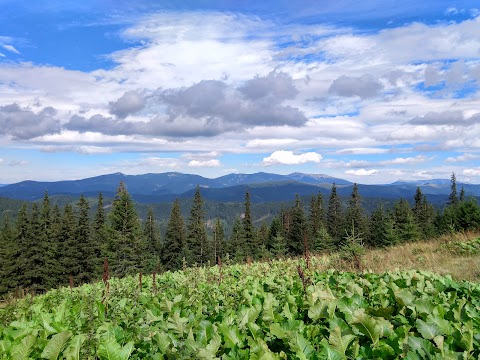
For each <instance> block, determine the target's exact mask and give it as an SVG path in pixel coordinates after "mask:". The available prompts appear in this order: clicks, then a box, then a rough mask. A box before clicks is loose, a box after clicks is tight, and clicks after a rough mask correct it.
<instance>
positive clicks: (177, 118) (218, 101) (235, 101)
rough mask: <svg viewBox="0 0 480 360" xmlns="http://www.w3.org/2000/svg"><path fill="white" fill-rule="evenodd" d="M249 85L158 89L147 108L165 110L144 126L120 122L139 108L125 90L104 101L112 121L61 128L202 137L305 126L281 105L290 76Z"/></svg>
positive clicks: (290, 93) (140, 102)
mask: <svg viewBox="0 0 480 360" xmlns="http://www.w3.org/2000/svg"><path fill="white" fill-rule="evenodd" d="M250 81H251V82H249V81H247V82H246V83H245V84H244V85H243V86H241V87H234V86H232V85H229V84H227V83H226V82H224V81H220V80H202V81H200V82H199V83H196V84H194V85H192V86H189V87H183V88H175V89H166V90H158V91H156V92H155V93H154V94H152V95H151V102H152V104H151V106H153V107H154V108H155V109H158V108H163V109H165V112H164V113H159V112H158V111H156V112H155V114H154V115H152V116H151V117H150V118H149V119H148V120H147V121H145V122H129V121H124V118H125V117H126V116H128V115H129V114H131V113H134V112H136V111H139V110H141V109H142V108H143V107H144V106H145V98H144V97H143V96H142V95H140V94H138V93H136V92H128V93H125V94H124V95H123V96H122V97H121V98H120V99H118V100H117V101H115V102H111V103H110V113H112V114H115V115H116V116H117V117H116V118H109V117H105V116H103V115H99V114H98V115H94V116H92V117H90V118H85V117H82V116H79V115H75V116H73V117H72V118H71V119H70V120H69V121H68V123H67V124H66V125H65V128H66V129H68V130H75V131H79V132H86V131H96V132H101V133H104V134H108V135H116V134H124V135H125V134H139V135H158V136H169V137H192V136H203V137H208V136H215V135H218V134H221V133H224V132H227V131H233V130H239V129H246V128H251V127H255V126H261V125H263V126H282V125H289V126H295V127H299V126H302V125H304V124H305V123H306V122H307V118H306V117H305V115H304V114H303V113H302V112H301V111H300V110H299V109H298V108H296V107H292V106H289V105H284V104H283V102H284V101H285V100H288V99H293V98H294V97H295V96H296V94H297V90H296V88H295V86H294V85H293V79H292V78H291V76H289V75H287V74H284V73H276V72H271V73H269V74H268V75H266V76H264V77H259V76H257V77H255V78H254V79H252V80H250ZM257 86H258V87H257Z"/></svg>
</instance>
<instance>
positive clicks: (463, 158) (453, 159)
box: [445, 154, 480, 162]
mask: <svg viewBox="0 0 480 360" xmlns="http://www.w3.org/2000/svg"><path fill="white" fill-rule="evenodd" d="M479 157H480V156H479V155H475V154H462V155H458V156H455V157H452V156H450V157H448V158H446V159H445V161H446V162H465V161H470V160H475V159H478V158H479Z"/></svg>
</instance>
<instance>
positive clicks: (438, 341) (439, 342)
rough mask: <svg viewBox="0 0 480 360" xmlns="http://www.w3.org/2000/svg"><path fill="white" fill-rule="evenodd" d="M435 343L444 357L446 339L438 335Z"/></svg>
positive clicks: (434, 340) (434, 339)
mask: <svg viewBox="0 0 480 360" xmlns="http://www.w3.org/2000/svg"><path fill="white" fill-rule="evenodd" d="M433 342H434V343H435V345H437V348H438V349H439V350H440V352H441V353H442V356H445V351H444V349H443V344H444V342H445V338H444V337H443V336H442V335H438V336H435V337H434V338H433Z"/></svg>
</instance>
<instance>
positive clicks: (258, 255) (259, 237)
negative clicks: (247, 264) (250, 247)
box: [253, 222, 269, 259]
mask: <svg viewBox="0 0 480 360" xmlns="http://www.w3.org/2000/svg"><path fill="white" fill-rule="evenodd" d="M255 239H256V242H255V251H254V253H253V255H254V257H255V259H265V258H268V257H269V252H268V249H267V245H268V226H267V223H266V222H263V223H262V226H260V228H259V229H258V231H257V233H256V235H255Z"/></svg>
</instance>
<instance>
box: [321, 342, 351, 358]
mask: <svg viewBox="0 0 480 360" xmlns="http://www.w3.org/2000/svg"><path fill="white" fill-rule="evenodd" d="M346 358H347V357H346V356H345V355H344V354H342V353H341V352H339V351H337V350H336V349H334V348H332V347H330V345H328V344H327V343H322V351H321V352H320V359H322V360H323V359H324V360H345V359H346Z"/></svg>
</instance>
